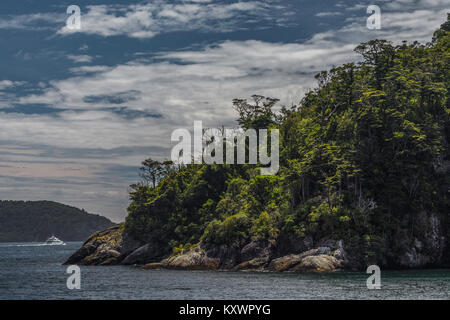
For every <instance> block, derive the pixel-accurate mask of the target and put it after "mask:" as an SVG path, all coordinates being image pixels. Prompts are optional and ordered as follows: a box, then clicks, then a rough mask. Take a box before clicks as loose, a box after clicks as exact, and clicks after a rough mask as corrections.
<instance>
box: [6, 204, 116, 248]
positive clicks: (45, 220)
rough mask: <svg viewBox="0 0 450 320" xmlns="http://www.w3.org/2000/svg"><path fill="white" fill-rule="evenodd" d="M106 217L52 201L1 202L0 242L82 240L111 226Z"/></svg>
mask: <svg viewBox="0 0 450 320" xmlns="http://www.w3.org/2000/svg"><path fill="white" fill-rule="evenodd" d="M112 225H113V223H112V222H111V221H110V220H108V219H107V218H105V217H102V216H99V215H95V214H89V213H87V212H86V211H84V210H80V209H77V208H74V207H70V206H66V205H64V204H61V203H57V202H51V201H26V202H25V201H0V242H33V241H37V242H41V241H45V240H46V239H47V238H48V237H49V236H51V235H52V234H54V235H55V236H57V237H58V238H60V239H61V240H63V241H81V240H85V239H86V238H87V237H88V236H90V235H91V234H92V233H94V232H95V231H98V230H102V229H105V228H108V227H110V226H112Z"/></svg>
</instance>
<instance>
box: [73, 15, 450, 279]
mask: <svg viewBox="0 0 450 320" xmlns="http://www.w3.org/2000/svg"><path fill="white" fill-rule="evenodd" d="M355 51H356V52H357V53H359V54H360V55H361V57H362V61H361V62H357V63H347V64H344V65H342V66H339V67H336V68H333V69H331V70H329V71H323V72H321V73H319V74H318V75H317V76H316V79H317V82H318V86H317V88H315V89H313V90H311V91H310V92H308V93H307V94H306V95H305V96H304V98H303V99H302V100H301V101H300V102H299V103H298V105H294V106H288V107H287V106H286V107H282V108H281V110H278V109H277V108H276V106H277V102H278V100H277V99H274V98H267V97H263V96H253V97H252V100H246V99H235V100H234V101H233V107H234V108H235V109H236V110H237V111H238V112H237V121H238V124H239V125H240V127H241V128H243V129H249V128H253V129H261V128H264V129H271V128H274V129H279V132H280V170H279V172H278V173H277V174H276V175H272V176H262V175H259V170H258V168H259V167H258V165H195V164H192V165H187V166H173V165H171V163H170V162H164V163H161V162H158V161H154V160H151V159H148V160H146V161H144V162H143V168H142V174H143V177H144V178H145V179H144V180H145V181H146V182H148V183H138V184H136V185H133V186H132V187H133V190H132V192H131V193H130V198H131V204H130V206H129V208H128V217H127V218H126V222H125V224H124V225H122V226H121V227H120V228H116V229H114V232H115V234H116V236H117V234H118V233H122V235H123V237H124V239H128V240H126V241H125V240H124V241H123V242H120V243H119V244H118V245H116V246H114V245H112V248H114V249H115V250H116V249H117V250H116V252H118V254H116V255H114V256H112V255H110V256H108V255H107V257H108V258H107V259H104V258H101V259H96V258H98V257H99V256H98V254H99V252H98V251H95V250H94V251H92V250H91V251H90V252H89V254H84V255H83V254H81V253H80V252H78V255H77V254H75V256H74V257H73V259H72V260H73V261H75V260H78V261H81V262H84V263H87V264H100V263H105V261H106V264H114V263H125V264H127V263H130V264H131V263H140V264H144V263H156V264H153V265H149V268H152V267H173V268H208V269H232V268H234V269H238V270H241V269H254V270H262V269H271V270H277V271H285V270H290V271H302V270H310V269H312V270H325V271H327V270H334V269H336V268H341V267H342V268H351V269H360V268H363V267H364V266H366V265H369V264H378V265H379V266H382V267H389V268H415V267H431V266H443V265H446V264H448V263H449V260H450V254H449V251H450V241H449V239H450V237H449V235H450V210H449V209H450V206H449V192H450V149H449V141H450V102H449V90H450V70H449V67H450V64H449V61H450V21H449V20H447V22H445V23H444V24H443V25H442V26H441V28H440V29H439V30H437V31H436V32H435V33H434V36H433V38H432V40H431V41H430V43H428V44H421V43H418V42H414V43H407V42H404V43H402V44H398V45H394V44H392V43H390V42H388V41H384V40H373V41H370V42H368V43H363V44H361V45H359V46H358V47H357V48H356V49H355ZM106 233H107V232H106ZM97 236H98V235H97ZM103 239H104V238H103ZM129 239H133V241H132V242H130V241H129ZM90 243H91V244H93V245H94V247H95V245H96V246H97V247H98V245H99V244H100V243H102V241H101V240H99V239H98V237H96V236H95V235H94V236H93V237H92V238H91V239H90ZM125 243H127V244H130V243H133V245H130V246H129V247H127V248H125V247H124V244H125ZM130 257H131V258H130ZM161 259H165V260H163V261H162V262H158V261H160V260H161ZM283 259H284V260H283Z"/></svg>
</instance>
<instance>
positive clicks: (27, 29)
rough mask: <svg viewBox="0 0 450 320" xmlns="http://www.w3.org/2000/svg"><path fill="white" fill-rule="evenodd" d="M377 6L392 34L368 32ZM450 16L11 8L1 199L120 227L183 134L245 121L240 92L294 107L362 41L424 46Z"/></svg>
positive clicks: (285, 9) (323, 6) (352, 6)
mask: <svg viewBox="0 0 450 320" xmlns="http://www.w3.org/2000/svg"><path fill="white" fill-rule="evenodd" d="M72 4H76V5H78V6H79V7H80V8H81V29H80V30H76V31H73V30H69V29H68V28H67V27H66V19H67V17H68V15H67V14H66V9H67V7H68V6H69V5H72ZM371 4H374V5H378V6H380V8H381V10H382V28H381V30H369V29H367V27H366V20H367V17H368V16H369V14H367V12H366V10H367V7H368V6H369V5H371ZM447 12H450V1H448V0H415V1H414V0H393V1H380V0H378V1H375V0H371V1H367V2H366V1H359V0H348V1H330V0H320V1H318V0H314V1H311V0H266V1H257V0H253V1H252V0H242V1H237V0H184V1H183V0H153V1H129V0H115V1H110V0H89V1H81V0H71V1H65V0H40V1H34V0H2V1H1V2H0V47H1V50H0V59H1V62H0V128H1V131H0V199H12V200H42V199H46V200H54V201H60V202H63V203H66V204H70V205H74V206H77V207H80V208H85V209H86V210H88V211H89V212H93V213H99V214H102V215H105V216H107V217H109V218H111V219H112V220H114V221H117V222H118V221H122V220H123V219H124V218H125V216H126V207H127V205H128V194H127V190H128V186H129V185H130V184H131V183H133V182H135V181H137V179H138V167H139V165H140V162H141V161H142V160H144V159H145V158H148V157H152V158H156V159H164V158H169V157H170V149H171V147H172V146H173V145H172V144H171V142H170V135H171V132H172V131H173V130H174V129H176V128H187V129H190V128H192V127H193V121H194V120H202V121H203V123H204V126H208V127H216V126H219V125H225V126H235V122H234V120H235V118H236V115H235V114H233V111H232V108H231V100H232V99H233V98H237V97H239V98H248V97H249V96H250V95H252V94H261V95H266V96H272V97H277V98H279V99H281V103H282V104H285V105H291V104H292V103H296V102H298V101H299V100H300V99H301V97H302V95H303V94H304V92H305V91H307V90H309V89H311V88H314V86H315V81H314V75H315V74H316V73H318V72H319V71H321V70H325V69H328V68H330V67H332V66H337V65H339V64H342V63H345V62H350V61H355V60H357V59H358V57H357V56H356V55H355V54H354V53H353V48H354V47H355V46H356V45H357V44H358V43H360V42H363V41H368V40H370V39H375V38H384V39H388V40H391V41H394V42H397V43H398V42H400V41H402V40H409V41H411V40H419V41H422V42H427V41H429V40H430V39H431V35H432V33H433V31H434V30H435V29H436V28H438V27H439V25H440V24H441V23H442V22H443V21H444V20H445V17H446V13H447Z"/></svg>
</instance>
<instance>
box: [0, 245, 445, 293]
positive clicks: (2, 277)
mask: <svg viewBox="0 0 450 320" xmlns="http://www.w3.org/2000/svg"><path fill="white" fill-rule="evenodd" d="M80 246H81V243H80V242H72V243H68V244H67V245H66V246H43V245H42V244H38V243H20V244H19V243H0V299H450V270H425V271H423V270H419V271H382V274H381V276H382V277H381V285H382V288H381V290H368V289H367V287H366V279H367V277H368V276H369V275H367V274H365V273H353V272H339V273H332V274H293V273H255V272H214V271H177V270H140V269H139V268H135V267H129V266H105V267H86V266H81V289H80V290H69V289H67V286H66V280H67V277H68V276H69V275H68V274H67V273H66V268H67V266H62V265H61V263H62V262H64V261H65V259H66V258H67V257H68V256H70V255H71V254H72V253H73V252H74V251H75V250H76V249H78V248H79V247H80Z"/></svg>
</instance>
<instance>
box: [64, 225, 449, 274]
mask: <svg viewBox="0 0 450 320" xmlns="http://www.w3.org/2000/svg"><path fill="white" fill-rule="evenodd" d="M431 219H432V220H433V218H431ZM433 222H434V223H433V224H431V227H432V228H431V231H433V230H434V231H436V230H438V229H439V228H437V227H436V222H435V220H433ZM429 235H430V236H429V237H428V238H427V239H422V241H419V240H418V239H416V240H415V241H414V243H413V245H412V246H411V247H409V248H408V249H407V250H405V252H404V253H402V254H401V255H398V258H397V262H396V264H395V265H394V266H395V268H403V269H411V268H424V267H433V266H434V267H442V266H443V265H442V263H441V261H442V256H443V253H444V251H446V250H445V241H444V239H443V238H442V237H439V233H438V232H437V231H436V232H435V233H433V232H432V233H430V234H429ZM64 264H66V265H68V264H78V265H119V264H120V265H136V266H140V267H142V269H146V270H148V269H177V270H222V271H260V272H265V271H268V272H335V271H339V270H352V271H357V270H364V268H365V267H366V264H364V263H362V262H361V261H360V259H358V258H357V257H355V256H352V255H351V254H350V253H349V251H348V250H347V249H346V246H345V243H344V241H343V240H332V239H322V240H321V241H313V239H311V238H308V237H306V238H303V239H284V240H282V241H281V240H279V241H278V243H277V241H275V240H272V241H252V242H250V243H247V244H246V245H244V246H241V247H239V246H226V245H222V246H218V247H206V246H205V245H203V244H202V243H199V244H197V245H195V246H193V247H191V248H189V250H184V251H182V252H180V253H178V254H174V253H171V252H164V251H161V249H160V248H159V247H158V246H157V245H154V244H149V243H143V242H141V241H137V240H136V239H133V238H132V237H131V236H130V235H128V234H127V233H126V231H125V226H124V224H119V225H116V226H113V227H111V228H108V229H106V230H103V231H98V232H96V233H94V234H93V235H92V236H90V237H89V238H88V239H87V240H86V241H85V242H84V243H83V245H82V247H81V248H80V249H79V250H77V251H76V252H75V253H74V254H73V255H72V256H70V257H69V258H68V259H67V261H66V262H65V263H64ZM373 264H378V263H377V261H374V262H373Z"/></svg>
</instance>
